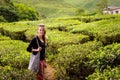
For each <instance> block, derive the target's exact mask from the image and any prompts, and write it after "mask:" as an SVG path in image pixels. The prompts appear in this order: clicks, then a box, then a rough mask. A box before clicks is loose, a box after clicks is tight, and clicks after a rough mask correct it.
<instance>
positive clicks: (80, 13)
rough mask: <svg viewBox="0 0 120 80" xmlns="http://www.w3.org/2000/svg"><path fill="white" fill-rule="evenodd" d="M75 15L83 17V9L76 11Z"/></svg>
mask: <svg viewBox="0 0 120 80" xmlns="http://www.w3.org/2000/svg"><path fill="white" fill-rule="evenodd" d="M75 13H76V15H83V14H84V13H85V10H84V9H77V10H76V12H75Z"/></svg>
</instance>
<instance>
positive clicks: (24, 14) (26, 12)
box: [14, 3, 38, 20]
mask: <svg viewBox="0 0 120 80" xmlns="http://www.w3.org/2000/svg"><path fill="white" fill-rule="evenodd" d="M14 7H15V9H16V10H17V11H16V13H17V16H19V18H18V20H37V19H38V14H37V12H36V11H35V9H33V8H31V7H27V6H26V5H24V4H17V3H14Z"/></svg>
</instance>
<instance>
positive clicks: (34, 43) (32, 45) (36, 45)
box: [27, 36, 45, 60]
mask: <svg viewBox="0 0 120 80" xmlns="http://www.w3.org/2000/svg"><path fill="white" fill-rule="evenodd" d="M36 39H37V40H38V43H39V46H40V47H42V50H41V51H40V60H44V59H45V43H43V42H41V41H40V39H39V38H38V36H36V37H34V38H33V39H32V40H31V42H30V44H29V45H28V47H27V51H28V52H32V48H33V49H37V48H38V47H39V46H38V44H37V40H36ZM37 53H38V52H32V54H34V55H36V54H37Z"/></svg>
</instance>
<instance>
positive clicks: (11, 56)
mask: <svg viewBox="0 0 120 80" xmlns="http://www.w3.org/2000/svg"><path fill="white" fill-rule="evenodd" d="M0 45H1V46H0V63H1V64H0V65H1V66H5V65H9V66H12V67H17V68H26V66H27V65H28V62H29V53H28V52H27V51H26V47H27V44H26V43H24V42H22V41H17V40H2V41H0Z"/></svg>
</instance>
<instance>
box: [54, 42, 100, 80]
mask: <svg viewBox="0 0 120 80" xmlns="http://www.w3.org/2000/svg"><path fill="white" fill-rule="evenodd" d="M101 46H102V43H101V42H95V41H94V42H93V41H92V42H87V43H84V44H79V45H78V44H77V45H76V44H70V45H66V46H63V47H61V48H59V49H58V50H59V54H58V55H57V57H56V58H55V60H54V65H55V68H56V71H57V72H56V76H57V79H58V80H78V79H79V80H84V79H85V77H87V76H88V75H89V74H91V73H92V72H93V71H94V68H92V66H90V65H89V64H86V63H87V62H88V59H87V55H88V54H90V53H91V52H92V51H94V50H97V49H99V48H100V47H101Z"/></svg>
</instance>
